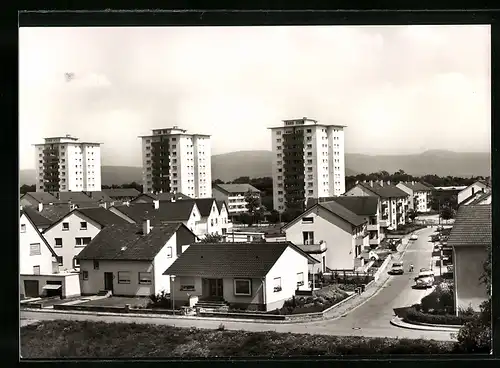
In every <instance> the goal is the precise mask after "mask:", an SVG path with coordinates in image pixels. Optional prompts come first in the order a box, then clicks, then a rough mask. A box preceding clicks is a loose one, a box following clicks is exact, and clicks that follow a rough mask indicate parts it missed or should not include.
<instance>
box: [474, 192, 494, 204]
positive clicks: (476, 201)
mask: <svg viewBox="0 0 500 368" xmlns="http://www.w3.org/2000/svg"><path fill="white" fill-rule="evenodd" d="M490 195H491V193H482V194H481V195H480V196H479V197H477V198H476V199H474V200H473V201H472V202H471V203H469V206H474V205H478V204H480V203H481V202H482V201H484V200H485V199H486V198H488V197H489V196H490Z"/></svg>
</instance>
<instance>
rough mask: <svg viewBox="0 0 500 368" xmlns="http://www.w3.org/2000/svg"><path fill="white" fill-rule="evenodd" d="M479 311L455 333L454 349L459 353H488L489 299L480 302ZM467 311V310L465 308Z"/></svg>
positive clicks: (489, 336) (489, 329)
mask: <svg viewBox="0 0 500 368" xmlns="http://www.w3.org/2000/svg"><path fill="white" fill-rule="evenodd" d="M480 307H481V312H480V313H476V314H474V315H473V316H472V317H470V316H468V317H467V318H471V320H470V321H468V322H466V323H465V324H464V326H463V327H462V328H461V329H460V331H459V332H458V334H457V341H458V342H457V344H456V346H455V350H456V351H458V352H461V353H490V351H491V337H492V336H491V299H489V300H487V301H485V302H483V303H482V304H481V306H480ZM466 313H467V310H466Z"/></svg>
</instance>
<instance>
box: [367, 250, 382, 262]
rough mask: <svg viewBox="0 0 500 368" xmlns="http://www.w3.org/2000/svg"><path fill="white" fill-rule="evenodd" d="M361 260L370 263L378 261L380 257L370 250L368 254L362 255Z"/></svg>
mask: <svg viewBox="0 0 500 368" xmlns="http://www.w3.org/2000/svg"><path fill="white" fill-rule="evenodd" d="M363 258H365V259H369V260H371V261H377V260H379V259H380V256H379V255H378V254H377V253H375V252H374V251H373V250H371V251H369V252H366V253H364V254H363Z"/></svg>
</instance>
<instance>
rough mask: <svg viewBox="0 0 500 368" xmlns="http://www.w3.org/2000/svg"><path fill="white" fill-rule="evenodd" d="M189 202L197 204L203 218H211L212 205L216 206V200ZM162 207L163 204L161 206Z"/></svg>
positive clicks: (194, 200)
mask: <svg viewBox="0 0 500 368" xmlns="http://www.w3.org/2000/svg"><path fill="white" fill-rule="evenodd" d="M189 201H191V202H194V203H196V206H197V207H198V210H199V211H200V214H201V215H202V216H203V217H207V216H210V213H211V212H212V205H213V204H214V201H215V199H214V198H198V199H190V200H189ZM160 206H161V204H160Z"/></svg>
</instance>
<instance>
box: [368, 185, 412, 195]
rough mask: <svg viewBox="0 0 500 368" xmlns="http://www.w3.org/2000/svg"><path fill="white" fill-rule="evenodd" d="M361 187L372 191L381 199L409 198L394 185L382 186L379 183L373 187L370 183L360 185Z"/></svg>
mask: <svg viewBox="0 0 500 368" xmlns="http://www.w3.org/2000/svg"><path fill="white" fill-rule="evenodd" d="M359 185H361V186H363V187H364V188H366V189H368V190H371V191H372V192H374V193H375V194H377V195H378V196H379V197H382V198H399V197H408V193H406V192H405V191H403V190H401V189H399V188H398V187H396V186H395V185H393V184H384V185H380V184H378V183H373V187H372V186H371V185H370V184H368V183H359Z"/></svg>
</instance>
